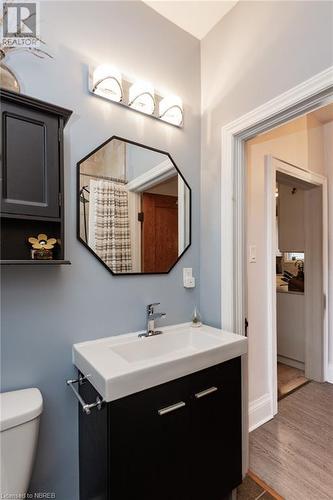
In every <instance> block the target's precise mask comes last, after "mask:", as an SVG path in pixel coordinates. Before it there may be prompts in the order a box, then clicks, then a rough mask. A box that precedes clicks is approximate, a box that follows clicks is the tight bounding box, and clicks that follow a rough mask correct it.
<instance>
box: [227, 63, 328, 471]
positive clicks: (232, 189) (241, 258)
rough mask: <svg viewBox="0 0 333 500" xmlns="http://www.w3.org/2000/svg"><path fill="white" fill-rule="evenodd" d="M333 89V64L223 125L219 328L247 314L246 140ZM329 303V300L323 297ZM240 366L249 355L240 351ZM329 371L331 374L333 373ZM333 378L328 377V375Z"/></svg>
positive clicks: (236, 324)
mask: <svg viewBox="0 0 333 500" xmlns="http://www.w3.org/2000/svg"><path fill="white" fill-rule="evenodd" d="M332 95H333V66H330V67H329V68H327V69H326V70H324V71H322V72H320V73H318V74H316V75H314V76H313V77H312V78H310V79H308V80H305V81H304V82H302V83H300V84H299V85H297V86H295V87H293V88H291V89H290V90H288V91H287V92H284V93H283V94H281V95H279V96H277V97H275V98H273V99H271V100H270V101H268V102H266V103H265V104H263V105H261V106H259V107H257V108H255V109H254V110H252V111H250V112H249V113H246V114H245V115H243V116H241V117H239V118H237V119H236V120H234V121H232V122H230V123H229V124H227V125H225V126H224V127H222V129H221V185H220V192H221V206H220V211H221V212H220V214H221V253H220V265H221V268H220V286H221V287H222V284H223V293H221V328H223V329H226V330H229V331H234V332H237V333H239V334H241V335H244V333H245V332H244V324H245V316H246V287H245V286H244V284H245V283H246V282H247V276H246V246H245V242H246V232H245V231H246V225H245V207H246V196H245V185H246V178H245V172H246V169H245V168H244V166H245V151H244V145H245V141H247V140H248V139H251V138H252V137H255V136H256V135H257V134H259V133H261V132H265V131H268V130H270V129H272V128H274V127H277V126H279V125H281V124H283V123H286V122H287V121H289V120H292V119H294V118H296V117H298V116H301V115H302V114H305V113H307V112H309V111H312V110H314V109H316V108H318V107H320V106H323V105H325V104H326V103H327V102H328V101H329V99H330V98H331V97H332ZM326 302H327V303H329V301H328V300H326ZM243 358H244V359H243V362H242V370H243V373H247V369H248V367H247V364H248V361H247V359H246V357H243ZM332 375H333V374H332ZM330 381H331V382H333V378H332V380H330ZM242 391H243V403H242V404H243V416H244V417H243V436H244V438H243V473H245V472H246V471H247V468H248V439H247V436H248V429H249V419H248V386H247V377H243V388H242Z"/></svg>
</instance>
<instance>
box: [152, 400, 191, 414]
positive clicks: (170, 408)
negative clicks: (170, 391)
mask: <svg viewBox="0 0 333 500" xmlns="http://www.w3.org/2000/svg"><path fill="white" fill-rule="evenodd" d="M184 406H186V403H184V401H179V403H176V404H174V405H171V406H166V407H165V408H161V409H160V410H158V414H159V415H166V414H167V413H170V412H172V411H175V410H179V408H183V407H184Z"/></svg>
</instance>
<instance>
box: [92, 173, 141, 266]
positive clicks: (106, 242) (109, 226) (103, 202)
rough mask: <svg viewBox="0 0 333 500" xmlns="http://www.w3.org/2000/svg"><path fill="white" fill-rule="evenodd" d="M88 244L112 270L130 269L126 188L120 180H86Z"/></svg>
mask: <svg viewBox="0 0 333 500" xmlns="http://www.w3.org/2000/svg"><path fill="white" fill-rule="evenodd" d="M88 244H89V246H90V247H91V248H92V249H93V250H94V252H95V253H96V254H97V255H98V256H99V257H100V258H101V259H102V260H103V262H105V264H106V265H107V266H109V267H110V269H112V271H113V272H114V273H125V272H131V271H132V258H131V240H130V226H129V216H128V192H127V190H126V187H125V186H124V184H120V183H116V182H111V181H107V180H91V181H90V197H89V239H88Z"/></svg>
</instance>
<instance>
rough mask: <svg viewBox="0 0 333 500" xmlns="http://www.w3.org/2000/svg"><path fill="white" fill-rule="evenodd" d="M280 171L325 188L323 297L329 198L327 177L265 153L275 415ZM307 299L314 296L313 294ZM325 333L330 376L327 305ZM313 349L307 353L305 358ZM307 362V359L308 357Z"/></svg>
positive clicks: (325, 367)
mask: <svg viewBox="0 0 333 500" xmlns="http://www.w3.org/2000/svg"><path fill="white" fill-rule="evenodd" d="M277 172H281V173H283V174H286V175H289V176H291V177H293V178H295V179H299V180H301V181H304V182H306V183H308V184H312V185H313V186H318V187H321V188H322V225H323V232H322V234H323V244H322V273H323V277H322V287H323V297H327V294H328V217H327V214H328V201H327V179H326V177H323V176H322V175H319V174H317V173H315V172H311V171H309V170H305V169H303V168H299V167H296V166H294V165H291V164H289V163H286V162H285V161H284V160H281V159H279V158H276V157H274V156H270V155H267V156H266V157H265V195H266V215H267V216H266V252H267V273H266V277H267V280H266V296H267V308H268V314H267V332H268V346H269V351H270V352H268V366H269V386H270V390H269V393H270V399H271V408H272V410H273V411H272V415H271V416H272V417H273V416H274V415H275V414H276V413H277V369H276V361H277V350H276V346H277V324H276V318H277V312H276V311H277V306H276V259H275V256H276V248H277V241H276V203H275V200H276V198H275V192H276V176H277ZM308 295H309V294H306V297H305V299H306V300H308V299H310V302H312V301H313V300H314V298H313V297H312V296H311V294H310V297H308V298H307V296H308ZM311 333H312V331H311V328H310V329H309V328H308V329H307V328H306V332H305V338H307V339H308V340H309V342H308V344H309V345H312V342H311V341H310V340H311V339H310V338H308V337H310V335H311ZM322 333H323V337H322V339H321V340H320V343H322V351H323V352H322V357H321V359H322V360H323V363H322V364H323V366H322V371H323V378H324V380H327V373H328V311H327V308H324V318H323V332H322ZM308 355H311V353H306V358H307V356H308ZM306 362H307V360H306Z"/></svg>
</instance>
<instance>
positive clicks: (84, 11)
mask: <svg viewBox="0 0 333 500" xmlns="http://www.w3.org/2000/svg"><path fill="white" fill-rule="evenodd" d="M41 37H42V38H43V39H44V40H45V41H46V42H47V50H49V51H50V52H51V53H52V55H53V56H54V59H52V60H50V59H45V60H39V59H37V58H34V57H33V56H31V55H28V54H17V55H13V56H11V58H10V59H9V60H8V65H9V66H10V67H11V68H12V69H13V70H14V71H15V72H16V73H17V75H18V76H19V77H20V80H21V82H22V91H23V93H26V94H28V95H31V96H34V97H37V98H40V99H43V100H46V101H49V102H53V103H56V104H58V105H61V106H65V107H68V108H70V109H72V110H73V111H74V113H73V116H72V118H71V120H70V122H69V124H68V125H67V127H66V131H65V174H66V207H67V256H68V257H69V259H70V260H71V261H72V265H71V266H64V267H62V268H61V267H59V268H47V269H46V268H44V267H43V268H39V269H37V268H34V269H32V268H31V267H29V268H28V267H26V268H25V267H24V266H21V267H16V268H15V267H11V268H7V269H4V270H3V273H2V337H1V354H2V362H1V379H2V380H1V382H2V390H13V389H18V388H24V387H33V386H36V387H39V388H40V389H41V391H42V393H43V396H44V403H45V409H44V413H43V417H42V424H41V434H40V442H39V449H38V457H37V463H36V467H35V471H34V474H33V479H32V485H31V489H32V490H33V491H54V492H56V494H57V499H58V500H78V439H77V406H76V402H75V400H74V397H73V395H72V393H71V392H70V390H69V389H68V388H66V386H65V380H66V378H69V377H71V376H72V375H73V367H72V363H71V347H72V344H73V343H75V342H79V341H84V340H88V339H94V338H98V337H103V336H110V335H116V334H120V333H123V332H128V331H136V330H139V329H142V328H144V326H145V306H146V304H148V303H149V302H155V301H160V302H161V310H162V311H165V312H166V313H167V319H166V321H165V324H171V323H178V322H184V321H188V320H190V318H191V312H192V310H193V308H194V306H195V304H196V303H197V301H198V288H196V289H194V290H186V289H184V288H183V285H182V267H183V266H186V267H193V273H194V275H195V276H196V277H198V274H199V241H198V238H199V196H200V191H199V188H200V45H199V41H198V40H196V39H195V38H193V37H192V36H190V35H188V34H186V33H185V32H184V31H182V30H181V29H179V28H177V27H176V26H175V25H173V24H172V23H170V22H168V21H167V20H165V19H164V18H162V17H161V16H159V15H158V14H157V13H156V12H155V11H153V10H152V9H150V8H149V7H147V6H146V5H145V4H144V3H142V2H113V1H112V2H52V3H49V2H41ZM107 62H109V63H111V64H113V65H115V66H117V67H119V68H120V69H121V70H123V71H124V72H125V73H127V74H134V75H135V76H137V77H139V78H143V79H146V80H149V81H151V82H153V83H154V84H156V86H157V87H164V88H166V89H167V90H168V91H169V92H172V93H174V94H176V95H179V96H180V97H182V98H183V100H184V108H185V127H184V129H183V130H179V129H177V128H175V127H172V126H169V125H167V124H165V123H162V122H161V123H160V122H158V121H156V120H152V119H150V118H149V117H146V116H142V115H139V114H137V113H133V112H131V111H130V110H126V109H123V108H121V107H119V106H117V105H114V104H112V103H108V102H106V101H104V100H102V99H98V98H96V97H94V96H91V95H90V94H89V93H88V92H87V65H88V64H89V63H107ZM113 134H116V135H119V136H122V137H126V138H129V139H132V140H134V141H138V142H142V143H144V144H147V145H148V146H153V147H155V148H160V149H163V150H166V151H169V152H170V153H171V154H172V156H173V158H174V160H175V162H176V163H177V165H178V166H179V168H180V169H181V170H182V172H183V174H184V175H185V177H186V179H187V180H188V182H189V184H190V186H191V187H192V190H193V191H192V192H193V212H192V216H193V242H192V246H191V248H190V249H189V251H188V252H187V253H186V255H185V256H184V257H183V258H182V260H181V261H180V262H179V263H178V264H177V265H176V267H175V268H174V269H173V270H172V271H171V273H170V274H169V275H165V276H161V275H160V276H158V275H156V276H150V277H149V276H141V277H140V276H139V277H114V276H112V275H111V274H109V273H108V272H107V271H106V270H105V268H104V267H103V266H102V265H101V264H99V262H97V261H96V260H95V259H94V257H93V256H92V255H91V254H90V253H89V252H88V251H87V250H86V249H85V248H84V247H83V246H82V245H81V244H80V243H79V242H78V241H77V240H76V227H75V216H76V208H75V188H76V186H75V165H76V162H77V161H78V160H80V159H81V158H82V157H83V156H85V155H86V154H87V153H88V152H89V151H90V150H92V149H94V148H95V147H96V146H98V145H99V144H100V143H102V142H103V141H105V140H106V139H107V138H108V137H109V136H111V135H113Z"/></svg>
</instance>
